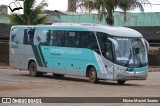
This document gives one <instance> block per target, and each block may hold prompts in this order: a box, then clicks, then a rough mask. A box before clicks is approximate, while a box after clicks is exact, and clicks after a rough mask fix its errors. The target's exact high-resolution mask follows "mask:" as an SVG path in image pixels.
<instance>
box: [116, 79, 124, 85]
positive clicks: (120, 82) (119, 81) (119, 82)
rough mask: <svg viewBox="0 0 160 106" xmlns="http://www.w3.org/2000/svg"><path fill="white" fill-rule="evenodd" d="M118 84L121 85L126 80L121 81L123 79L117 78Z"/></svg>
mask: <svg viewBox="0 0 160 106" xmlns="http://www.w3.org/2000/svg"><path fill="white" fill-rule="evenodd" d="M117 82H118V84H119V85H123V84H124V83H125V82H126V81H123V80H117Z"/></svg>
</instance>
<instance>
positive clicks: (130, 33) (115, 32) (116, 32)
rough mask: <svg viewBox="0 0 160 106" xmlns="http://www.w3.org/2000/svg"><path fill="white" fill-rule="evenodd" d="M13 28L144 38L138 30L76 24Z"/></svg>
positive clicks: (19, 26)
mask: <svg viewBox="0 0 160 106" xmlns="http://www.w3.org/2000/svg"><path fill="white" fill-rule="evenodd" d="M12 28H18V29H20V28H22V29H23V28H36V29H48V30H52V29H54V30H72V31H95V32H103V33H107V34H109V35H112V36H117V37H142V34H141V33H139V32H138V31H136V30H133V29H131V28H126V27H115V26H105V25H99V24H88V23H84V24H83V23H82V24H75V23H54V24H52V25H36V26H28V25H18V26H13V27H12Z"/></svg>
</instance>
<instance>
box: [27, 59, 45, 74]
mask: <svg viewBox="0 0 160 106" xmlns="http://www.w3.org/2000/svg"><path fill="white" fill-rule="evenodd" d="M29 73H30V75H31V76H33V77H41V76H42V75H43V73H42V72H38V71H37V65H36V63H35V62H31V63H30V64H29Z"/></svg>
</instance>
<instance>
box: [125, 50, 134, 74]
mask: <svg viewBox="0 0 160 106" xmlns="http://www.w3.org/2000/svg"><path fill="white" fill-rule="evenodd" d="M131 58H132V52H131V50H130V54H129V59H128V61H127V63H126V64H125V66H126V67H127V69H126V71H127V70H128V69H129V68H130V66H129V62H130V60H131Z"/></svg>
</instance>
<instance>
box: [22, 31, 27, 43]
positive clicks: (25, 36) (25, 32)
mask: <svg viewBox="0 0 160 106" xmlns="http://www.w3.org/2000/svg"><path fill="white" fill-rule="evenodd" d="M27 30H28V29H25V30H24V38H23V44H28V35H27Z"/></svg>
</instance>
